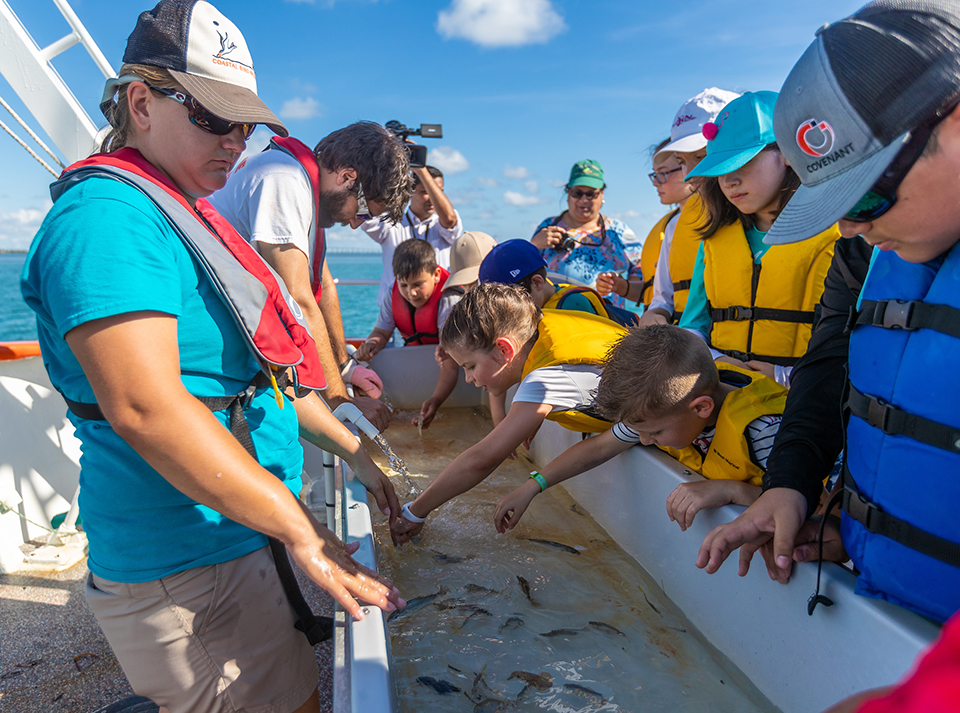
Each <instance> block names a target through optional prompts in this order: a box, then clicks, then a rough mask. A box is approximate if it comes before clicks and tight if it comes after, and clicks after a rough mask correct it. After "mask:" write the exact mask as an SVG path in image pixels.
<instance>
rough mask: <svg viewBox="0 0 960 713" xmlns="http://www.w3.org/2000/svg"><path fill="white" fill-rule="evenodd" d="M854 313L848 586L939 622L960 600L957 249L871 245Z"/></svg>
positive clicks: (846, 477)
mask: <svg viewBox="0 0 960 713" xmlns="http://www.w3.org/2000/svg"><path fill="white" fill-rule="evenodd" d="M859 310H860V311H859V312H858V313H857V314H856V315H854V317H855V319H853V320H852V322H853V332H852V334H851V336H850V393H849V396H848V401H847V408H848V410H849V412H850V420H849V423H848V425H847V469H846V471H845V473H844V493H843V500H842V503H843V511H844V513H843V527H842V534H843V543H844V545H845V547H846V550H847V552H848V553H849V554H850V557H851V558H852V560H853V562H854V564H855V565H856V566H857V569H858V570H859V571H860V576H859V577H858V578H857V585H856V591H857V593H859V594H863V595H866V596H870V597H877V598H880V599H885V600H887V601H889V602H893V603H894V604H899V605H900V606H903V607H906V608H908V609H912V610H913V611H916V612H919V613H920V614H923V615H925V616H929V617H933V618H934V619H938V620H940V621H944V620H946V619H947V618H948V617H950V615H952V614H953V613H954V612H955V611H957V610H958V609H960V510H958V506H960V368H958V367H960V247H958V246H955V247H954V248H953V249H952V250H951V251H950V252H949V253H948V254H947V255H946V257H945V258H944V259H942V260H941V259H939V258H938V259H937V260H936V261H931V262H928V263H924V264H913V263H908V262H905V261H904V260H901V259H900V258H899V257H897V256H896V255H895V254H894V253H892V252H884V253H880V254H879V255H878V256H877V258H876V260H875V262H874V264H873V267H872V268H871V271H870V274H869V276H868V277H867V281H866V283H865V284H864V286H863V291H862V293H861V303H860V306H859Z"/></svg>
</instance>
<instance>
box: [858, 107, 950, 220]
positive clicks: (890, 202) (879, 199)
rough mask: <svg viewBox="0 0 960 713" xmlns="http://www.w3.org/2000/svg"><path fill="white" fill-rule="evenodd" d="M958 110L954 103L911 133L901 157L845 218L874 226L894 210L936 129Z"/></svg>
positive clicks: (898, 153) (894, 159)
mask: <svg viewBox="0 0 960 713" xmlns="http://www.w3.org/2000/svg"><path fill="white" fill-rule="evenodd" d="M956 107H957V104H956V103H953V104H951V105H950V106H949V107H947V108H944V109H941V110H940V111H938V112H937V113H936V114H934V115H933V116H932V117H930V118H929V119H928V120H927V121H925V122H923V123H922V124H920V125H919V126H917V128H915V129H914V130H913V131H911V132H910V137H909V138H908V139H907V142H906V143H905V144H904V145H903V148H901V149H900V150H899V151H898V152H897V155H896V156H894V158H893V161H891V162H890V165H889V166H887V169H886V170H885V171H884V172H883V173H882V174H881V176H880V178H879V179H877V182H876V183H874V184H873V188H871V189H870V190H869V191H867V192H866V193H864V194H863V197H862V198H860V200H858V201H857V203H856V205H854V206H853V208H851V209H850V210H849V211H847V214H846V215H845V216H844V217H843V219H844V220H849V221H850V222H851V223H870V222H872V221H874V220H876V219H877V218H879V217H880V216H882V215H884V214H885V213H886V212H887V211H888V210H890V209H891V208H893V206H894V204H896V202H897V189H898V188H899V187H900V184H901V183H902V182H903V179H904V178H906V176H907V174H908V173H910V169H911V168H913V166H914V164H915V163H916V162H917V161H918V160H919V159H920V157H921V156H922V155H923V152H924V150H925V149H926V148H927V144H928V143H929V141H930V136H931V135H932V134H933V130H934V129H936V128H937V125H938V124H940V122H941V121H943V120H944V119H945V118H946V117H947V115H949V114H950V112H952V111H953V110H954V109H955V108H956Z"/></svg>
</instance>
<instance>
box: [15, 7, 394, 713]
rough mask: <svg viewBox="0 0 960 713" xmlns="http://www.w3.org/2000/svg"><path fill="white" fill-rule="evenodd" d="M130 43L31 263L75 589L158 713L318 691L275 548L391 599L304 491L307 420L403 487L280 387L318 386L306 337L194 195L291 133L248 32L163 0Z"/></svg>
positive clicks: (304, 619) (366, 473)
mask: <svg viewBox="0 0 960 713" xmlns="http://www.w3.org/2000/svg"><path fill="white" fill-rule="evenodd" d="M124 63H125V64H124V65H123V69H122V71H121V76H120V77H119V79H115V80H111V81H109V82H108V84H107V90H106V92H105V97H104V103H103V105H102V108H103V109H104V113H105V114H106V116H107V118H108V119H109V120H110V122H111V125H112V126H113V131H112V132H111V135H110V136H109V137H108V138H107V139H106V141H105V142H104V147H103V150H104V153H101V154H96V155H94V156H93V157H91V158H89V159H86V160H84V161H81V162H79V163H78V164H75V165H73V166H71V167H69V168H68V169H67V170H66V171H65V173H64V176H63V177H62V178H61V179H60V180H59V181H58V182H57V183H55V184H54V186H53V188H52V192H53V195H54V196H55V204H54V206H53V208H52V209H51V211H50V213H49V214H48V215H47V218H46V220H45V221H44V223H43V225H42V226H41V228H40V231H39V232H38V234H37V236H36V237H35V239H34V241H33V244H32V246H31V250H30V254H29V256H28V258H27V261H26V265H25V267H24V273H23V279H22V290H23V294H24V298H25V300H26V301H27V303H28V304H29V305H30V306H31V307H32V308H33V309H34V310H35V311H36V313H37V324H38V332H39V336H40V341H41V344H42V345H43V351H44V356H45V363H46V366H47V369H48V372H49V374H50V378H51V381H52V382H53V384H54V385H55V386H56V388H57V390H58V391H59V392H60V393H61V394H62V395H63V396H64V398H65V399H66V400H67V404H68V406H69V408H70V419H71V421H72V422H73V423H74V425H75V427H76V432H77V435H78V436H79V437H80V439H81V442H82V444H83V455H82V457H81V462H80V466H81V472H80V484H81V494H80V508H81V510H82V512H83V519H84V526H85V529H86V531H87V535H88V538H89V544H90V556H89V568H90V575H89V578H88V580H87V599H88V602H89V604H90V607H91V609H92V610H93V612H94V614H95V615H96V617H97V620H98V621H99V623H100V625H101V627H102V628H103V630H104V633H105V634H106V636H107V639H108V641H109V642H110V645H111V647H112V648H113V650H114V652H115V653H116V655H117V658H118V659H119V661H120V664H121V666H122V667H123V670H124V672H125V673H126V675H127V678H128V679H129V681H130V683H131V685H132V686H133V689H134V691H135V692H136V693H138V694H139V695H143V696H147V697H149V698H152V699H153V700H154V701H156V702H157V703H158V704H159V705H161V706H163V707H164V708H165V709H167V710H169V711H171V713H189V712H196V711H205V712H207V713H209V712H211V711H236V710H258V711H276V712H277V713H288V712H290V711H304V712H305V711H317V710H318V709H319V706H318V693H317V667H316V661H315V657H314V651H313V647H312V646H311V645H310V643H308V639H307V637H305V636H304V634H303V633H301V632H300V631H297V630H296V629H295V628H294V624H295V622H297V621H298V620H299V623H300V624H301V625H302V626H304V628H305V631H306V632H307V633H308V634H309V635H310V637H311V643H312V641H314V640H317V639H318V638H320V637H322V635H323V633H325V632H324V631H323V629H324V624H323V622H322V621H318V620H316V619H314V618H312V617H311V615H310V614H309V609H308V608H307V610H306V611H304V610H303V608H301V607H302V597H300V599H299V601H297V597H296V595H297V593H298V591H299V590H298V589H297V588H296V587H293V589H291V588H289V587H288V586H287V585H288V584H289V579H287V580H286V582H285V578H284V576H283V575H282V574H280V573H279V572H280V571H287V572H288V571H289V568H290V565H289V562H288V560H287V555H286V553H285V551H284V549H286V552H289V554H290V555H291V556H292V557H293V559H294V561H295V562H296V564H297V566H298V567H299V568H300V569H301V570H302V571H303V572H304V573H306V574H307V575H308V576H309V577H310V578H311V579H313V580H314V581H315V582H317V583H318V584H319V585H320V586H322V587H323V588H325V589H326V590H328V591H329V592H330V593H331V594H332V595H333V597H334V598H335V599H336V600H337V601H338V602H339V603H340V604H341V605H342V606H343V607H344V609H345V610H346V611H348V612H350V614H352V615H353V616H354V617H356V618H362V616H363V614H362V611H361V608H360V605H359V604H358V602H357V601H356V599H355V598H360V599H362V600H364V601H367V602H369V603H371V604H373V605H375V606H377V607H380V608H382V609H384V610H386V611H392V610H394V609H396V608H397V607H402V606H403V605H404V602H403V600H402V599H400V598H399V594H398V593H397V591H396V590H395V589H393V588H392V587H391V586H390V585H389V583H387V582H385V581H383V580H381V579H380V578H379V577H378V576H377V575H376V574H375V573H373V572H371V571H369V570H366V569H364V568H363V567H361V566H360V565H359V564H357V563H356V562H355V561H354V560H353V559H352V558H351V556H350V554H351V553H352V552H353V551H354V550H355V548H349V547H347V546H345V545H344V544H343V543H341V542H340V541H339V540H337V539H336V538H335V537H334V536H333V535H332V534H331V533H330V532H329V531H328V530H327V529H326V528H324V527H323V526H321V525H320V524H319V523H318V522H317V521H316V520H315V519H314V517H313V516H312V515H311V514H310V512H309V511H308V510H307V509H306V508H305V507H303V506H302V505H301V503H300V502H299V501H298V499H297V496H296V494H297V493H298V492H299V490H300V488H301V480H300V474H301V471H302V463H303V453H302V450H301V448H300V445H299V441H298V438H297V436H298V435H303V436H304V437H305V438H307V439H309V440H311V441H312V442H313V443H315V444H316V445H318V446H321V447H323V448H325V449H328V450H331V451H333V452H334V453H337V454H339V455H340V456H341V457H343V458H344V459H345V460H346V461H347V462H348V463H349V464H350V465H351V467H353V468H354V471H355V472H356V474H357V475H358V477H359V478H360V479H361V480H362V481H363V482H364V483H365V484H366V485H367V486H368V487H369V488H370V489H371V491H372V492H373V493H374V495H375V497H376V499H377V501H378V503H379V504H380V506H381V508H382V509H384V510H385V511H389V512H391V513H392V514H393V517H394V518H395V517H396V513H398V511H399V504H398V503H397V500H396V495H395V494H394V492H393V488H392V487H391V486H390V485H389V481H388V480H387V479H386V477H385V476H384V475H383V473H381V472H380V471H379V469H378V468H377V467H376V466H375V465H374V464H373V463H372V461H371V460H370V458H369V456H367V454H366V453H365V452H364V451H363V450H362V449H361V448H360V447H359V445H358V443H357V440H356V439H355V438H354V437H353V436H351V434H350V433H349V432H348V431H347V430H346V429H344V428H343V427H342V425H341V424H340V423H339V422H337V420H336V419H335V418H333V416H332V415H331V414H330V412H329V411H328V410H327V409H326V408H325V407H324V406H323V405H322V404H321V402H320V401H319V399H318V397H317V396H316V395H315V394H314V393H313V392H312V391H309V392H307V393H306V394H305V395H303V397H302V398H294V396H295V394H294V391H295V390H299V389H297V387H306V388H309V389H314V388H322V387H323V385H324V379H323V373H322V370H321V369H320V368H319V360H318V359H317V358H316V347H315V346H314V344H313V342H312V340H311V339H310V337H309V333H308V332H307V331H306V330H305V328H304V327H303V326H302V325H301V324H300V323H299V322H298V321H297V318H296V316H295V314H294V312H298V310H296V309H292V307H291V305H290V303H288V301H287V300H288V298H289V295H288V294H287V293H285V292H284V291H283V287H282V283H280V284H278V283H277V280H276V279H275V278H274V277H273V276H272V274H270V273H269V272H268V271H266V270H265V268H264V266H263V263H262V262H261V261H260V260H259V258H258V257H257V256H256V255H255V254H253V253H252V249H250V248H249V247H248V246H247V245H246V243H245V241H244V240H243V239H242V238H241V237H240V236H239V235H238V234H237V233H236V231H235V230H233V228H232V227H231V226H230V225H229V223H227V222H226V221H225V220H223V219H222V218H221V217H220V216H219V214H217V213H216V211H214V210H213V209H212V207H211V206H210V205H209V204H208V203H207V202H206V201H205V200H204V199H203V197H204V196H207V195H209V194H211V193H212V192H213V191H215V190H217V189H219V188H221V187H222V186H223V185H224V182H225V181H226V178H227V174H228V173H229V172H230V170H231V168H232V167H233V165H234V163H235V162H236V160H237V159H238V158H239V156H240V154H241V152H242V151H243V149H244V147H245V141H246V139H247V138H249V136H250V134H251V133H252V132H253V130H254V128H255V126H256V124H258V123H265V124H267V125H268V126H269V127H270V128H271V129H273V130H274V131H276V132H278V133H281V134H283V135H286V130H285V129H284V127H283V124H281V123H280V121H279V120H277V118H276V117H275V116H274V115H273V114H272V113H271V112H270V110H269V109H267V107H266V106H265V105H264V104H263V102H262V101H260V99H259V98H258V97H257V94H256V79H255V75H254V70H253V62H252V60H251V58H250V53H249V51H248V49H247V46H246V43H245V42H244V38H243V35H241V34H240V31H239V30H238V29H237V28H236V26H235V25H233V23H231V22H230V20H228V19H227V18H226V17H224V16H223V15H222V14H220V13H219V12H218V11H217V10H216V9H215V8H214V7H213V6H212V5H210V4H208V3H206V2H203V1H202V0H200V1H198V0H177V1H173V0H164V1H163V2H161V3H160V4H159V5H157V7H156V8H154V9H153V10H152V11H149V12H145V13H143V14H142V15H141V16H140V18H139V21H138V23H137V26H136V29H135V30H134V32H133V34H132V35H131V36H130V39H129V41H128V45H127V49H126V53H125V55H124ZM118 90H119V96H118V97H117V100H116V101H114V100H113V94H114V93H115V92H118ZM358 188H359V187H358ZM348 200H349V201H351V202H352V204H353V205H356V204H357V202H358V199H357V197H356V196H355V194H351V195H350V196H349V197H348ZM357 210H358V211H359V210H360V207H359V206H357ZM264 335H266V336H267V337H268V338H267V339H264V338H263V337H264ZM290 364H297V365H298V366H297V367H296V372H295V374H294V383H293V385H292V386H291V387H290V388H289V389H286V390H285V388H284V387H285V383H286V381H287V375H288V369H287V368H286V367H287V366H288V365H290ZM264 535H266V536H268V537H269V538H271V545H270V547H268V546H267V544H268V537H265V536H264ZM284 546H285V548H284ZM327 629H328V631H327V632H326V633H329V627H327Z"/></svg>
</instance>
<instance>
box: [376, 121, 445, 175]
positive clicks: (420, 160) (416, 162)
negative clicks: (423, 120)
mask: <svg viewBox="0 0 960 713" xmlns="http://www.w3.org/2000/svg"><path fill="white" fill-rule="evenodd" d="M384 126H385V127H386V128H387V130H388V131H390V133H391V134H393V135H394V136H396V137H397V138H399V139H400V140H401V141H403V142H404V144H403V145H404V146H405V147H406V149H407V153H408V154H409V156H410V167H411V168H424V167H425V166H426V165H427V147H426V146H421V145H419V144H408V143H406V141H407V137H410V136H421V137H423V138H425V139H442V138H443V126H441V125H440V124H420V128H419V129H411V128H408V127H407V126H404V125H403V124H401V123H400V122H399V121H397V120H396V119H394V120H392V121H388V122H387V123H386V124H384Z"/></svg>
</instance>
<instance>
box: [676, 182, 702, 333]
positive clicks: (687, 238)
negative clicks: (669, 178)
mask: <svg viewBox="0 0 960 713" xmlns="http://www.w3.org/2000/svg"><path fill="white" fill-rule="evenodd" d="M705 216H706V212H705V211H704V209H703V202H702V201H701V200H700V194H699V193H694V194H693V195H692V196H690V198H689V199H688V200H687V202H686V203H684V205H683V209H682V210H681V211H680V217H679V218H677V227H676V228H675V229H674V231H673V239H672V240H671V241H670V256H669V260H670V280H671V281H672V282H673V319H674V321H675V322H679V321H680V315H681V314H683V309H684V307H686V306H687V297H688V296H689V294H690V281H691V280H692V279H693V267H694V265H696V263H697V251H698V250H699V249H700V233H699V232H698V228H699V227H700V226H701V224H702V223H703V221H704V217H705Z"/></svg>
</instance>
